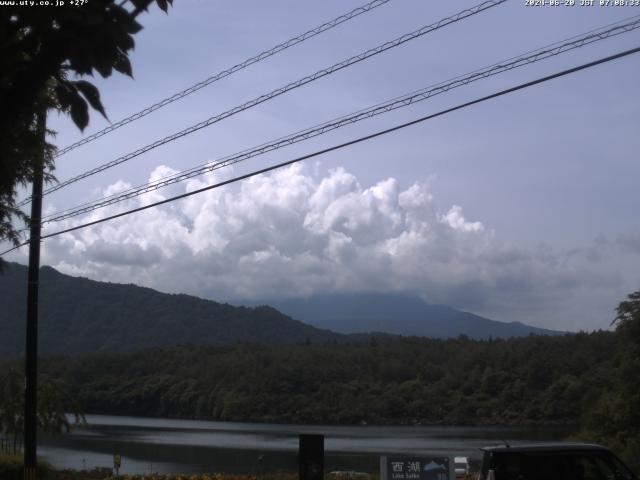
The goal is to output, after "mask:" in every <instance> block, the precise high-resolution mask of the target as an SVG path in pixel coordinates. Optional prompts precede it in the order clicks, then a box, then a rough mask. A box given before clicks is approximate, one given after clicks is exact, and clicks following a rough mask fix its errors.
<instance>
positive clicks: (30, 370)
mask: <svg viewBox="0 0 640 480" xmlns="http://www.w3.org/2000/svg"><path fill="white" fill-rule="evenodd" d="M46 112H47V111H46V108H44V107H43V108H42V110H41V111H40V112H39V113H38V118H37V126H36V128H37V130H36V131H37V138H38V143H39V145H38V158H36V159H35V164H34V172H33V192H32V194H31V234H30V240H29V277H28V283H27V339H26V348H25V356H26V358H25V382H24V480H37V479H36V477H37V469H36V467H37V456H36V444H37V429H38V287H39V274H40V229H41V225H40V223H41V217H42V177H43V175H44V151H45V137H46V123H47V113H46Z"/></svg>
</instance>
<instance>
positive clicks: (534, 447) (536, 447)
mask: <svg viewBox="0 0 640 480" xmlns="http://www.w3.org/2000/svg"><path fill="white" fill-rule="evenodd" d="M480 450H482V451H485V452H558V451H562V452H568V451H574V452H584V451H600V452H609V451H610V450H609V449H608V448H606V447H603V446H602V445H595V444H590V443H560V442H558V443H534V444H527V445H496V446H490V447H482V448H481V449H480Z"/></svg>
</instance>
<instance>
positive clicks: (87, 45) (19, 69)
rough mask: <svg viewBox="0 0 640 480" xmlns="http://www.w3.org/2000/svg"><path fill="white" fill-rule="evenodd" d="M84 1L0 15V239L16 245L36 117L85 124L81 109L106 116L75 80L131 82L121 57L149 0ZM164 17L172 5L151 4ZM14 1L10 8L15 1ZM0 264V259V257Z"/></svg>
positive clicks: (168, 0)
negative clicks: (52, 113)
mask: <svg viewBox="0 0 640 480" xmlns="http://www.w3.org/2000/svg"><path fill="white" fill-rule="evenodd" d="M129 1H130V4H131V5H132V6H133V9H132V10H131V11H129V10H127V9H126V8H125V7H126V6H127V3H126V1H125V2H123V1H121V0H90V1H88V2H86V3H84V4H82V5H79V6H73V5H67V6H64V7H57V8H47V7H41V8H37V7H28V6H19V5H14V6H9V5H7V6H3V7H2V8H1V9H0V131H1V132H2V135H1V136H0V241H3V240H8V241H10V242H12V243H13V244H18V242H19V239H20V235H19V231H18V230H17V228H16V227H15V225H14V221H15V220H22V221H25V222H28V217H27V216H26V215H25V214H24V213H22V212H21V211H20V209H19V208H18V207H17V206H16V201H15V197H16V193H17V191H16V190H17V187H18V186H20V185H22V186H25V185H26V184H28V183H30V182H31V181H32V179H33V176H34V172H35V171H36V169H39V168H41V167H40V165H39V161H38V160H37V159H38V158H40V156H39V151H40V149H41V148H42V145H41V144H40V141H39V140H38V135H37V129H36V119H37V115H38V114H39V113H40V112H41V111H42V110H43V109H51V108H53V109H56V110H58V111H62V112H65V113H67V114H69V115H70V116H71V119H72V120H73V122H74V123H75V124H76V125H77V126H78V128H80V129H81V130H84V128H85V127H86V126H87V125H88V123H89V106H91V108H93V109H94V110H96V111H98V112H100V113H101V114H102V115H103V116H105V117H106V112H105V109H104V106H103V105H102V102H101V100H100V93H99V91H98V89H97V88H96V87H95V86H94V85H93V84H91V83H90V82H88V81H86V80H84V79H83V78H84V77H85V76H87V75H91V76H92V75H93V74H94V72H97V73H99V74H100V75H101V76H102V77H105V78H106V77H109V76H110V75H111V74H112V72H113V70H115V71H117V72H120V73H122V74H125V75H128V76H132V68H131V64H130V62H129V57H128V54H129V52H130V51H131V50H132V49H133V47H134V45H135V43H134V40H133V35H135V34H136V33H138V32H139V31H140V30H141V29H142V26H141V25H140V24H139V23H138V22H137V21H136V17H137V16H138V15H139V14H140V13H141V12H142V11H143V10H146V9H147V8H148V7H149V5H150V4H151V3H152V2H153V1H154V0H129ZM155 2H156V3H157V4H158V6H159V7H160V8H161V9H162V10H163V11H165V12H166V11H167V9H168V5H169V4H172V3H173V0H155ZM16 3H17V2H16ZM53 153H54V147H53V146H52V145H47V146H46V149H45V159H44V163H45V165H44V168H45V172H46V175H45V180H48V181H52V180H53V176H52V171H53V168H54V162H53ZM0 261H1V259H0Z"/></svg>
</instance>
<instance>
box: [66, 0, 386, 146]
mask: <svg viewBox="0 0 640 480" xmlns="http://www.w3.org/2000/svg"><path fill="white" fill-rule="evenodd" d="M390 1H391V0H373V1H372V2H369V3H367V4H366V5H362V6H361V7H358V8H355V9H353V10H351V11H350V12H348V13H345V14H344V15H340V16H339V17H336V18H334V19H333V20H330V21H328V22H326V23H323V24H322V25H320V26H318V27H315V28H313V29H311V30H308V31H306V32H305V33H303V34H301V35H298V36H297V37H293V38H290V39H289V40H287V41H286V42H282V43H280V44H278V45H276V46H275V47H272V48H270V49H268V50H265V51H263V52H260V53H258V54H257V55H255V56H253V57H251V58H248V59H247V60H245V61H243V62H240V63H239V64H237V65H234V66H233V67H231V68H227V69H225V70H222V71H221V72H218V73H216V74H215V75H212V76H210V77H209V78H206V79H205V80H202V81H201V82H198V83H196V84H195V85H192V86H190V87H189V88H186V89H184V90H182V91H181V92H178V93H175V94H173V95H171V96H170V97H167V98H164V99H163V100H160V101H159V102H157V103H155V104H153V105H151V106H149V107H147V108H145V109H143V110H140V111H139V112H137V113H134V114H132V115H130V116H128V117H126V118H123V119H122V120H120V121H118V122H116V123H113V124H111V125H109V126H108V127H106V128H104V129H102V130H100V131H98V132H95V133H93V134H91V135H89V136H88V137H85V138H83V139H82V140H79V141H77V142H75V143H72V144H71V145H69V146H67V147H64V148H62V149H60V150H58V152H57V153H56V155H55V156H56V157H60V156H62V155H64V154H65V153H67V152H70V151H71V150H74V149H76V148H78V147H80V146H81V145H85V144H87V143H89V142H92V141H93V140H96V139H98V138H100V137H102V136H104V135H106V134H107V133H110V132H113V131H114V130H117V129H118V128H120V127H123V126H124V125H127V124H129V123H131V122H134V121H136V120H138V119H140V118H142V117H145V116H147V115H149V114H150V113H152V112H155V111H156V110H158V109H160V108H162V107H164V106H166V105H169V104H170V103H173V102H175V101H177V100H180V99H181V98H184V97H186V96H187V95H191V94H192V93H194V92H197V91H198V90H200V89H202V88H204V87H206V86H208V85H211V84H212V83H214V82H217V81H218V80H221V79H223V78H225V77H228V76H230V75H232V74H234V73H236V72H238V71H240V70H242V69H244V68H247V67H248V66H250V65H253V64H254V63H258V62H261V61H262V60H265V59H267V58H269V57H271V56H273V55H276V54H277V53H280V52H282V51H284V50H287V49H288V48H291V47H293V46H294V45H297V44H299V43H302V42H304V41H305V40H308V39H310V38H312V37H315V36H316V35H320V34H321V33H324V32H326V31H327V30H331V29H332V28H334V27H337V26H338V25H340V24H342V23H344V22H347V21H349V20H351V19H353V18H355V17H357V16H359V15H362V14H363V13H367V12H370V11H371V10H373V9H375V8H377V7H379V6H381V5H384V4H386V3H388V2H390Z"/></svg>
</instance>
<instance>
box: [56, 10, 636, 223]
mask: <svg viewBox="0 0 640 480" xmlns="http://www.w3.org/2000/svg"><path fill="white" fill-rule="evenodd" d="M637 28H640V16H636V17H633V19H632V20H631V21H628V22H627V23H623V24H620V25H615V26H613V27H609V28H606V27H602V28H601V29H598V30H595V31H591V32H589V33H587V34H583V35H582V36H576V37H572V39H571V40H570V41H565V42H564V43H562V42H556V43H554V44H551V45H548V46H546V47H542V48H540V49H538V50H533V51H530V52H527V53H525V54H523V55H521V56H519V57H511V58H509V59H508V60H503V61H502V62H498V63H495V64H493V65H491V66H488V67H485V68H482V69H478V70H475V71H473V72H472V73H469V74H466V75H463V76H462V75H461V76H458V77H455V78H454V79H451V80H447V81H444V82H441V83H438V84H435V85H432V86H429V87H426V88H424V89H422V90H418V91H416V92H412V93H409V94H406V95H404V96H401V97H396V98H394V99H392V100H388V101H386V102H384V103H380V104H378V105H375V106H373V107H369V108H367V109H364V110H360V111H358V112H355V113H352V114H350V115H347V116H343V117H340V118H338V119H334V120H331V121H329V122H325V123H322V124H320V125H316V126H314V127H311V128H308V129H305V130H301V131H299V132H296V133H293V134H291V135H288V136H286V137H282V138H279V139H277V140H274V141H271V142H269V143H265V144H262V145H260V146H257V147H253V148H251V149H247V150H244V151H242V152H239V153H235V154H233V155H229V156H227V157H224V158H223V159H220V160H217V161H215V162H209V163H207V164H204V165H200V166H197V167H193V168H190V169H188V170H185V171H182V172H178V173H175V174H172V175H168V176H166V177H164V178H162V179H159V180H156V181H154V182H149V183H147V184H145V185H141V186H138V187H134V188H130V189H127V190H125V191H123V192H118V193H115V194H113V195H110V196H108V197H105V198H101V199H99V200H95V201H92V202H87V203H84V204H81V205H78V206H76V207H72V208H70V209H67V210H64V211H62V212H57V213H53V214H50V215H49V216H47V217H45V219H44V221H43V223H51V222H58V221H61V220H65V219H67V218H71V217H75V216H78V215H82V214H85V213H89V212H92V211H94V210H97V209H99V208H103V207H106V206H108V205H113V204H116V203H119V202H122V201H125V200H128V199H131V198H134V197H138V196H140V195H143V194H145V193H149V192H151V191H155V190H158V189H160V188H163V187H166V186H169V185H172V184H175V183H178V182H182V181H185V180H188V179H190V178H194V177H197V176H200V175H203V174H205V173H208V172H211V171H214V170H218V169H220V168H224V167H227V166H230V165H233V164H235V163H239V162H242V161H245V160H248V159H250V158H253V157H256V156H259V155H262V154H265V153H268V152H271V151H274V150H277V149H279V148H283V147H285V146H288V145H292V144H295V143H298V142H301V141H304V140H307V139H309V138H313V137H316V136H319V135H323V134H325V133H327V132H330V131H332V130H335V129H338V128H341V127H343V126H345V125H350V124H353V123H356V122H359V121H361V120H364V119H367V118H371V117H374V116H377V115H381V114H383V113H387V112H390V111H393V110H396V109H399V108H403V107H406V106H409V105H413V104H415V103H417V102H421V101H423V100H427V99H429V98H431V97H433V96H435V95H439V94H441V93H445V92H448V91H449V90H452V89H454V88H458V87H461V86H463V85H467V84H469V83H472V82H475V81H477V80H481V79H484V78H488V77H491V76H494V75H498V74H500V73H503V72H506V71H510V70H513V69H515V68H519V67H522V66H524V65H529V64H532V63H535V62H538V61H541V60H544V59H547V58H549V57H553V56H556V55H560V54H562V53H565V52H568V51H571V50H574V49H576V48H580V47H583V46H585V45H590V44H592V43H595V42H598V41H600V40H604V39H606V38H610V37H613V36H617V35H620V34H622V33H626V32H630V31H632V30H635V29H637Z"/></svg>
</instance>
